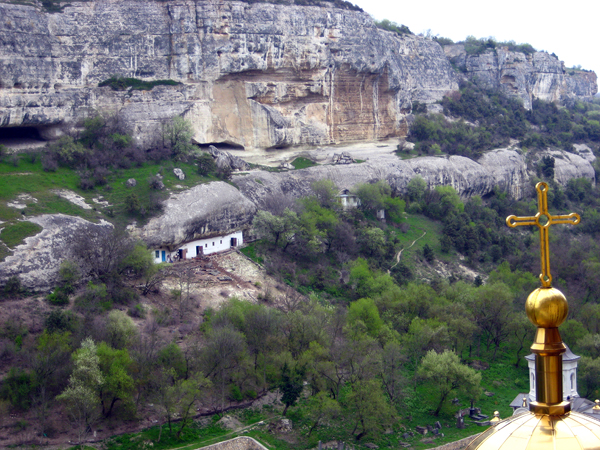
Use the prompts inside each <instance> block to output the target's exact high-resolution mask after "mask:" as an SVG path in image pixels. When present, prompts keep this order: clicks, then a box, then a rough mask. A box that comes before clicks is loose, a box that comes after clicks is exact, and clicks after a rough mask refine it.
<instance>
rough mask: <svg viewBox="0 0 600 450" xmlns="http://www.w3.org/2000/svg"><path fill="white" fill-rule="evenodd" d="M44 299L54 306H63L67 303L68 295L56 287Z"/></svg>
mask: <svg viewBox="0 0 600 450" xmlns="http://www.w3.org/2000/svg"><path fill="white" fill-rule="evenodd" d="M46 300H48V302H49V303H50V304H51V305H54V306H64V305H68V304H69V295H68V294H67V292H66V291H65V290H64V289H62V288H56V289H55V290H54V292H51V293H50V294H48V296H47V297H46Z"/></svg>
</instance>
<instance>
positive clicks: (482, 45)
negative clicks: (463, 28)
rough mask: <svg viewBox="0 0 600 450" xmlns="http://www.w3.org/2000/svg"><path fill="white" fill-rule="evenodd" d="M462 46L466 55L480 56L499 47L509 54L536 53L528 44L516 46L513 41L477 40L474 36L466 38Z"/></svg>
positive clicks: (490, 38) (491, 38)
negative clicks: (505, 49)
mask: <svg viewBox="0 0 600 450" xmlns="http://www.w3.org/2000/svg"><path fill="white" fill-rule="evenodd" d="M462 44H464V46H465V51H466V52H467V54H468V55H480V54H482V53H485V52H486V51H488V50H494V49H496V48H501V47H508V50H509V51H511V52H520V53H525V54H526V55H530V54H532V53H535V52H536V51H537V50H536V49H535V48H533V46H531V45H530V44H517V43H515V41H508V42H498V41H496V39H494V38H493V37H489V38H480V39H477V38H476V37H475V36H468V37H467V39H466V40H465V41H464V42H462Z"/></svg>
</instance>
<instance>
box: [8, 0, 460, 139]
mask: <svg viewBox="0 0 600 450" xmlns="http://www.w3.org/2000/svg"><path fill="white" fill-rule="evenodd" d="M0 16H1V17H2V21H0V40H1V41H2V42H3V43H7V44H3V45H2V46H1V47H0V80H2V81H1V83H2V84H1V85H0V126H32V127H36V128H37V129H38V130H39V131H40V133H41V134H42V135H44V136H46V137H56V136H58V135H59V134H60V132H61V129H62V127H66V128H69V127H72V126H73V125H74V124H75V123H76V122H78V121H80V120H81V118H82V117H86V116H89V115H91V114H93V113H94V111H97V110H105V111H113V112H114V113H115V114H118V115H119V117H120V118H121V119H122V121H123V122H124V123H125V124H126V125H127V126H128V128H129V130H130V131H131V132H132V133H133V134H134V137H135V138H136V141H137V142H138V143H140V144H141V145H151V144H152V141H153V139H156V138H157V133H158V132H159V131H160V129H161V126H160V125H161V123H163V122H164V121H165V120H167V119H169V118H170V117H173V116H174V115H184V116H185V117H186V118H188V119H189V120H191V121H192V123H193V127H194V139H195V140H196V141H197V142H198V143H228V144H234V145H237V146H242V147H245V148H278V147H286V146H291V145H316V144H327V143H333V142H349V141H360V140H376V139H382V138H387V137H393V136H401V135H404V134H405V133H406V128H407V127H406V121H405V115H406V114H407V113H409V112H410V108H411V102H412V101H414V100H418V101H421V102H431V101H434V100H437V99H440V98H441V97H442V96H443V95H444V93H446V92H447V91H449V90H453V89H456V88H457V80H456V75H455V73H454V71H453V70H452V67H451V65H450V63H449V62H448V60H447V59H446V58H445V55H444V52H443V50H442V48H441V47H440V46H439V45H438V44H437V43H435V42H433V41H430V40H427V39H424V38H422V37H418V36H412V35H402V36H399V35H397V34H395V33H391V32H388V31H383V30H381V29H378V28H377V27H376V26H375V25H374V23H373V20H372V19H371V17H370V16H369V15H368V14H366V13H363V12H358V11H348V10H341V9H336V8H331V7H329V8H328V7H316V6H294V5H274V4H268V3H250V4H249V3H243V2H236V1H224V2H212V1H208V0H196V1H194V0H184V1H177V2H174V1H168V2H155V1H143V2H140V1H132V0H126V1H121V0H101V1H90V2H72V3H69V4H66V5H64V7H63V8H62V12H60V13H54V14H49V13H46V12H45V11H44V9H43V8H39V7H34V6H29V5H20V4H7V3H0ZM115 74H117V75H121V76H126V77H137V78H141V79H144V80H156V79H172V80H175V81H178V82H180V83H181V84H180V85H177V86H158V87H155V88H154V89H152V90H151V91H113V90H111V88H110V87H103V88H98V87H97V84H98V82H100V81H103V80H106V79H108V78H109V77H111V76H112V75H115Z"/></svg>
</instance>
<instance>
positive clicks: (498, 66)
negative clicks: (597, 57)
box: [444, 44, 598, 109]
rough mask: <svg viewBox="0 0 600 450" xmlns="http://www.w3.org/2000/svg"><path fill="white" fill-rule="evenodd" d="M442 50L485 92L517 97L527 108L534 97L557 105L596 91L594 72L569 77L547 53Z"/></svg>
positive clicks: (461, 48) (450, 47) (453, 47)
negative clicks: (499, 90)
mask: <svg viewBox="0 0 600 450" xmlns="http://www.w3.org/2000/svg"><path fill="white" fill-rule="evenodd" d="M444 51H445V52H446V55H447V56H448V58H450V60H451V61H453V62H454V63H455V64H456V65H457V66H458V67H459V68H461V69H462V70H464V71H465V72H466V74H467V76H468V77H470V78H473V79H475V80H477V81H479V82H480V83H482V84H483V86H485V87H486V88H488V89H501V90H502V91H504V92H505V93H506V94H509V95H514V96H517V97H519V98H520V99H521V100H523V105H524V106H525V108H527V109H530V108H531V105H532V102H533V99H535V98H538V99H541V100H546V101H551V102H556V101H561V100H564V99H565V98H566V97H571V96H580V97H592V96H594V95H595V94H596V93H597V92H598V82H597V81H598V80H597V76H596V74H595V73H594V72H580V71H577V72H573V74H572V75H571V74H569V73H567V71H566V70H565V67H564V63H563V62H562V61H559V60H558V58H557V57H556V56H553V55H550V54H548V53H546V52H535V53H533V54H531V55H526V54H524V53H520V52H511V51H509V50H508V49H507V48H496V49H493V50H488V51H486V52H485V53H483V54H480V55H467V53H466V52H465V48H464V45H462V44H454V45H448V46H445V48H444Z"/></svg>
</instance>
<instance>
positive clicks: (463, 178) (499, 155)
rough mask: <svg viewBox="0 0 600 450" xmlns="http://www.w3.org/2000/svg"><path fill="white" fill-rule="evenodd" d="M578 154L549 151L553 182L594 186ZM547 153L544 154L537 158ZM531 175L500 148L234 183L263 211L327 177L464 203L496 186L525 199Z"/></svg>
mask: <svg viewBox="0 0 600 450" xmlns="http://www.w3.org/2000/svg"><path fill="white" fill-rule="evenodd" d="M577 151H578V152H579V153H580V154H581V156H580V155H579V154H574V153H567V152H562V151H551V152H550V153H551V155H552V156H553V157H554V158H555V179H556V181H557V182H558V183H559V184H562V185H566V183H567V182H568V180H569V179H571V178H580V177H585V178H588V179H590V180H591V181H592V182H593V183H595V181H596V179H595V172H594V169H593V167H592V165H591V162H592V161H591V160H590V159H589V157H590V154H591V152H589V149H588V148H587V147H585V146H582V148H581V149H578V150H577ZM545 154H546V153H543V154H540V155H538V156H537V158H541V156H543V155H545ZM592 157H593V155H592ZM586 158H588V159H586ZM534 168H535V167H534ZM531 175H535V170H534V169H532V170H528V164H527V161H526V158H525V157H524V156H523V155H522V154H521V153H520V152H519V151H517V150H513V149H496V150H492V151H490V152H487V153H485V154H484V155H483V156H482V157H481V158H480V159H479V160H478V161H473V160H471V159H469V158H465V157H462V156H450V157H422V158H414V159H408V160H400V159H398V158H396V157H391V156H390V157H381V158H377V159H373V160H369V161H366V162H364V163H362V164H351V165H323V166H316V167H311V168H308V169H303V170H295V171H291V172H282V173H273V172H264V171H254V172H252V173H250V174H247V175H237V176H234V182H235V183H236V184H237V185H238V186H239V187H240V190H241V191H242V193H243V194H244V195H245V196H246V197H248V198H250V199H251V200H252V201H253V202H255V203H256V204H258V205H259V207H260V205H261V204H262V202H263V201H264V199H265V198H266V197H267V196H270V195H274V196H282V195H283V196H291V197H301V196H305V195H310V193H311V191H310V184H311V183H312V182H313V181H316V180H319V179H323V178H327V179H330V180H332V181H333V182H334V183H335V184H336V186H337V187H338V188H339V189H351V188H353V187H354V186H355V185H356V184H358V183H373V182H376V181H378V180H386V181H387V182H388V183H389V184H390V186H391V187H392V189H393V190H394V191H395V192H396V194H404V193H405V192H406V187H407V185H408V183H409V181H410V180H411V179H412V178H414V177H416V176H421V177H422V178H423V179H424V180H425V181H426V182H427V185H428V187H429V188H434V187H435V186H442V185H450V186H452V187H454V189H456V191H457V192H458V193H459V195H460V196H461V197H463V198H465V199H466V198H469V197H472V196H474V195H479V196H482V197H483V196H486V195H488V194H490V193H491V192H492V191H493V189H494V188H495V187H498V188H499V189H500V190H501V191H505V192H507V193H508V194H509V195H510V196H511V197H513V198H516V199H521V198H523V197H525V195H526V193H527V189H529V188H530V187H531V185H530V183H529V178H530V176H531Z"/></svg>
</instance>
